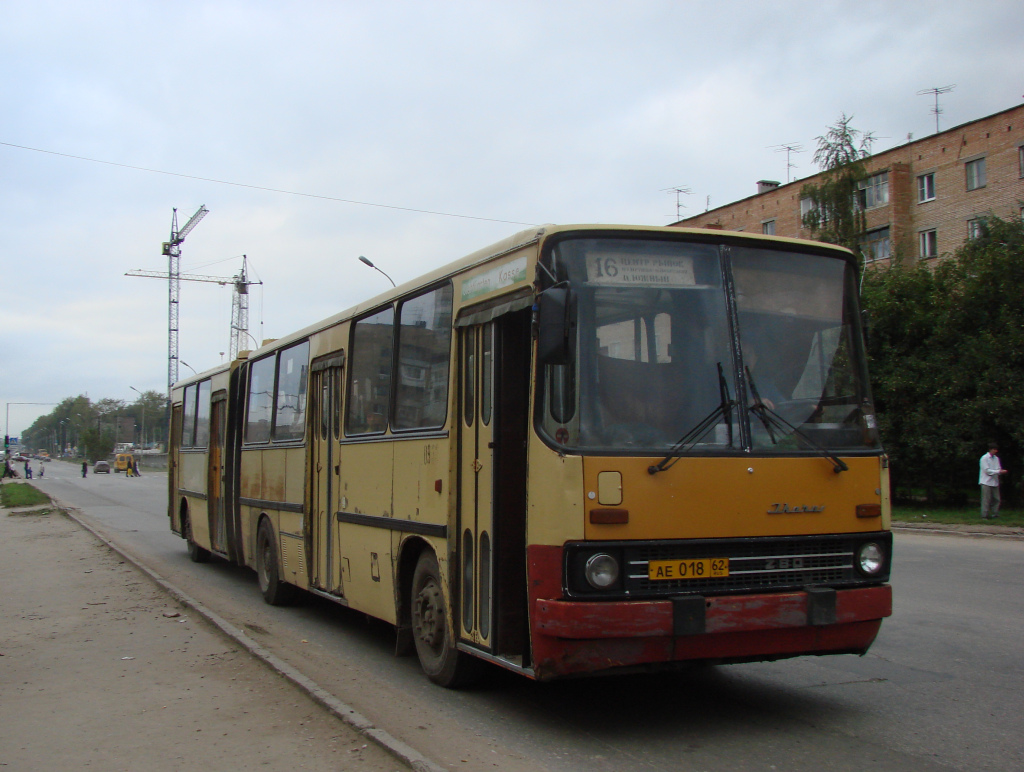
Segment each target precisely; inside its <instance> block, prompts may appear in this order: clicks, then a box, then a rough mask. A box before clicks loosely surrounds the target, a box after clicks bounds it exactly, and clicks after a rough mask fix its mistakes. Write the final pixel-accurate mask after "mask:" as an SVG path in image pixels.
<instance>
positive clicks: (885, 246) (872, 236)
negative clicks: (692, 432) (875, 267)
mask: <svg viewBox="0 0 1024 772" xmlns="http://www.w3.org/2000/svg"><path fill="white" fill-rule="evenodd" d="M860 249H861V252H863V253H864V262H865V263H873V262H875V261H876V260H886V259H888V258H890V257H892V245H891V242H890V241H889V228H888V227H885V228H878V229H877V230H873V231H868V232H867V233H865V234H864V237H863V238H862V239H861V241H860Z"/></svg>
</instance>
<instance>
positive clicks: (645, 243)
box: [169, 226, 892, 686]
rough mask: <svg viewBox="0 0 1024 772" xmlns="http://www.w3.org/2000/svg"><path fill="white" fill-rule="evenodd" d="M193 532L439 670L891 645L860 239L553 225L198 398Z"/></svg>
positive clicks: (181, 481) (182, 393)
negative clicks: (377, 626)
mask: <svg viewBox="0 0 1024 772" xmlns="http://www.w3.org/2000/svg"><path fill="white" fill-rule="evenodd" d="M172 405H173V409H172V425H171V447H170V457H169V458H170V463H169V470H170V471H169V474H170V485H169V491H170V499H169V515H170V521H171V528H172V529H173V530H174V531H175V532H176V533H178V534H180V535H181V536H183V537H184V538H185V539H186V541H187V544H188V549H189V554H190V555H191V557H192V559H193V560H195V561H197V562H202V561H205V560H206V559H208V558H209V556H210V554H211V553H214V554H216V555H219V556H221V557H222V558H225V559H226V560H229V561H231V562H234V563H238V564H241V565H245V566H250V567H252V568H254V569H255V571H256V574H257V577H258V581H259V586H260V589H261V591H262V593H263V596H264V598H265V600H266V601H267V602H268V603H270V604H274V605H278V604H284V603H287V602H288V601H289V600H290V599H291V598H292V597H293V596H294V594H295V592H296V591H297V590H299V589H301V590H304V591H306V592H309V593H313V594H315V595H318V596H320V597H323V598H327V599H330V600H331V601H334V602H336V603H339V604H341V605H344V606H349V607H351V608H353V609H356V610H359V611H361V612H365V613H367V614H370V615H372V616H375V617H378V618H380V619H382V620H385V621H386V622H388V623H390V624H392V625H394V627H395V630H396V634H397V639H398V649H399V650H400V651H405V650H413V649H414V650H415V651H416V653H417V654H418V656H419V660H420V663H421V666H422V668H423V670H424V671H425V672H426V674H427V675H428V676H429V677H430V678H431V679H432V680H433V681H435V682H437V683H440V684H442V685H445V686H456V685H458V684H460V683H462V682H464V681H466V680H468V679H469V678H470V677H471V676H472V675H473V673H474V671H475V670H477V669H478V666H479V664H480V662H482V661H486V662H490V663H493V664H496V665H499V666H501V667H504V668H507V669H509V670H513V671H515V672H517V673H521V674H523V675H525V676H528V677H531V678H535V679H552V678H557V677H562V676H570V675H581V674H588V673H598V672H607V671H630V670H657V669H663V668H671V667H674V666H678V665H680V664H682V663H686V662H692V661H709V662H714V663H728V662H747V661H755V660H774V659H778V658H782V657H790V656H796V655H803V654H838V653H851V652H852V653H861V654H862V653H864V652H865V651H867V649H868V647H869V646H870V645H871V644H872V642H873V641H874V639H875V636H876V634H877V632H878V630H879V626H880V624H881V620H882V619H883V618H884V617H886V616H889V614H890V613H891V603H892V601H891V588H890V586H889V584H888V579H889V572H890V557H891V550H892V537H891V533H890V511H889V498H888V468H887V466H888V465H887V460H886V456H885V454H884V452H883V450H882V447H881V445H880V443H879V437H878V431H877V429H876V423H875V416H874V410H873V407H872V401H871V394H870V389H869V386H868V376H867V371H866V365H865V354H864V346H863V341H862V335H861V327H860V313H859V309H858V298H857V264H856V262H855V259H854V256H853V255H852V254H851V253H850V252H849V251H847V250H844V249H841V248H838V247H834V246H830V245H825V244H819V243H812V242H804V241H795V240H788V239H776V238H770V237H763V236H754V235H746V234H739V233H727V232H722V231H710V230H701V231H695V230H684V229H676V228H670V229H668V228H656V227H629V226H615V227H613V226H546V227H544V228H539V229H533V230H529V231H524V232H522V233H520V234H517V235H515V236H513V237H511V238H509V239H506V240H505V241H502V242H499V243H498V244H495V245H494V246H491V247H488V248H486V249H483V250H480V251H479V252H476V253H474V254H472V255H470V256H468V257H466V258H464V259H462V260H460V261H458V262H455V263H452V264H451V265H447V266H444V267H442V268H438V269H436V270H434V271H432V272H431V273H429V274H427V275H426V276H423V277H422V278H420V279H417V280H414V281H411V282H409V283H407V284H404V285H402V286H400V287H398V288H397V289H395V290H393V291H389V292H387V293H385V294H383V295H380V296H378V297H376V298H373V299H371V300H368V301H366V302H364V303H361V304H360V305H358V306H356V307H354V308H351V309H349V310H347V311H344V312H341V313H339V314H337V315H335V316H333V317H331V318H329V319H326V320H324V321H322V322H319V323H317V324H313V325H310V326H309V327H306V328H305V329H302V330H299V331H298V332H295V333H292V334H290V335H287V336H285V337H283V338H280V339H279V340H276V341H273V342H268V343H266V344H265V345H263V346H262V347H261V348H259V349H257V350H255V351H252V352H248V353H245V354H243V355H241V356H240V357H239V359H237V360H235V361H234V362H232V363H230V364H227V365H223V366H221V367H218V368H215V369H213V370H209V371H207V372H204V373H200V374H198V375H195V376H192V377H189V378H187V379H184V380H182V381H180V382H179V383H177V384H176V385H175V386H174V387H173V390H172Z"/></svg>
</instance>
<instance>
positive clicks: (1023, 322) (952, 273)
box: [863, 218, 1024, 503]
mask: <svg viewBox="0 0 1024 772" xmlns="http://www.w3.org/2000/svg"><path fill="white" fill-rule="evenodd" d="M863 304H864V307H865V308H866V309H867V310H868V311H869V315H870V318H871V334H870V336H869V343H868V350H869V356H870V358H871V365H872V379H873V381H874V385H875V397H876V408H877V411H878V416H879V424H880V428H881V430H882V436H883V440H884V442H885V445H886V448H887V450H888V452H889V454H890V457H891V459H892V482H893V487H894V490H895V491H896V492H897V494H898V495H899V494H901V493H902V494H903V495H907V494H909V493H911V492H917V491H920V492H922V493H923V494H924V496H925V498H926V499H927V500H929V501H948V502H958V503H962V501H963V500H964V498H965V491H966V490H973V489H974V487H975V486H974V483H975V482H976V481H977V474H978V458H979V457H980V456H981V455H982V453H984V452H985V446H986V444H987V443H988V442H991V441H995V442H998V443H999V446H1000V448H1001V454H1000V455H1001V456H1002V458H1003V462H1004V465H1005V466H1006V467H1007V468H1008V469H1010V470H1011V473H1012V474H1011V477H1010V479H1009V480H1008V481H1007V482H1006V483H1004V488H1005V492H1006V494H1007V498H1008V499H1009V500H1010V501H1011V502H1012V501H1013V500H1015V499H1016V498H1017V496H1018V495H1019V486H1020V479H1021V474H1022V472H1024V469H1022V466H1021V465H1022V462H1024V224H1022V223H1020V222H1011V221H1004V220H1000V219H998V218H990V219H988V220H986V221H985V223H984V224H983V226H982V229H981V236H980V238H978V239H975V240H973V241H969V242H967V243H966V244H964V245H963V246H962V247H961V248H960V249H958V250H957V251H956V252H955V253H954V255H953V256H952V258H950V259H947V260H943V261H941V262H940V263H939V264H938V265H937V266H935V268H934V269H932V268H931V267H929V265H927V264H925V263H917V264H915V265H911V266H904V265H900V264H896V265H893V266H890V267H888V268H885V269H881V270H875V271H870V272H868V273H867V274H866V275H865V277H864V284H863Z"/></svg>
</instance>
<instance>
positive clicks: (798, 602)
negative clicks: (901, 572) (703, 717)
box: [533, 585, 892, 639]
mask: <svg viewBox="0 0 1024 772" xmlns="http://www.w3.org/2000/svg"><path fill="white" fill-rule="evenodd" d="M807 609H808V600H807V593H806V592H789V593H780V594H777V595H731V596H725V597H711V598H707V599H706V608H705V632H706V633H738V632H752V631H758V630H778V629H783V628H795V627H806V626H807V624H808V622H807ZM891 614H892V588H891V587H890V586H889V585H882V586H881V587H862V588H857V589H851V590H838V591H836V624H849V623H851V622H865V621H870V620H878V619H882V618H883V617H887V616H890V615H891ZM533 622H534V629H535V630H536V631H537V632H538V633H540V634H542V635H546V636H551V637H554V638H575V639H595V638H642V637H648V636H665V635H667V636H671V635H672V603H671V601H615V602H602V601H563V600H543V599H537V600H536V601H535V606H534V618H533Z"/></svg>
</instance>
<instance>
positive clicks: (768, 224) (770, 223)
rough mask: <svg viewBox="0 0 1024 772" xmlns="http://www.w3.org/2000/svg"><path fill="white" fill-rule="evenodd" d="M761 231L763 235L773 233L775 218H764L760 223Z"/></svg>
mask: <svg viewBox="0 0 1024 772" xmlns="http://www.w3.org/2000/svg"><path fill="white" fill-rule="evenodd" d="M761 233H763V234H764V235H765V236H774V235H775V220H765V221H764V222H763V223H761Z"/></svg>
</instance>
